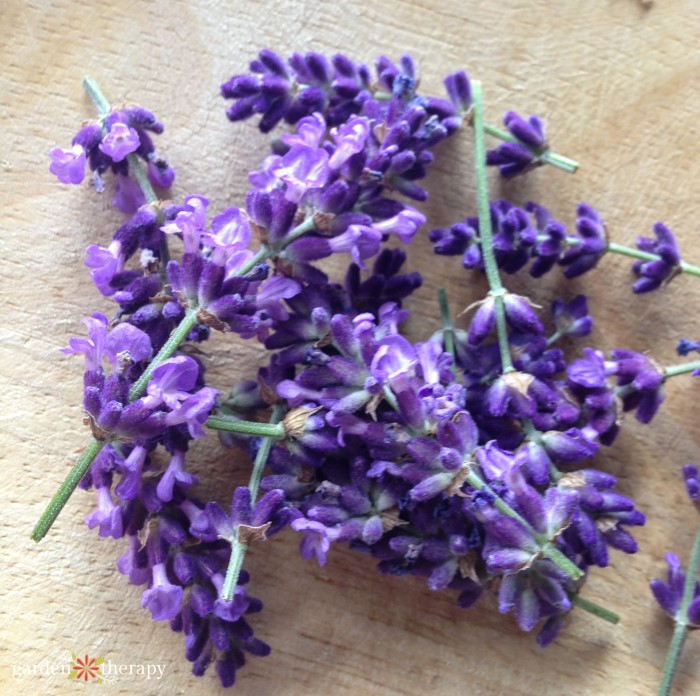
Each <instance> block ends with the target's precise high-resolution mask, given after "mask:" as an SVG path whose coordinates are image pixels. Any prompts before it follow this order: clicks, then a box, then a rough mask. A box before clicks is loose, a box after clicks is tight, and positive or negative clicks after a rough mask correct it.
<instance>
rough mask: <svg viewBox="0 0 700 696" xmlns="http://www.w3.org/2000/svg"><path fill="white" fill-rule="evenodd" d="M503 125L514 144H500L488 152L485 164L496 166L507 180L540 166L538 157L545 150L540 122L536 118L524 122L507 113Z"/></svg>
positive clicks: (542, 126) (518, 117)
mask: <svg viewBox="0 0 700 696" xmlns="http://www.w3.org/2000/svg"><path fill="white" fill-rule="evenodd" d="M503 123H504V125H505V127H506V128H507V129H508V130H509V131H510V133H511V135H512V136H513V137H514V138H515V139H516V142H505V143H501V144H500V145H499V146H498V147H497V148H496V149H495V150H490V151H489V152H488V153H487V154H486V164H488V165H492V166H497V167H498V168H499V171H500V173H501V176H504V177H506V178H507V179H510V178H512V177H514V176H517V175H518V174H522V173H523V172H526V171H528V170H529V169H531V168H532V167H534V166H537V165H539V164H542V160H541V159H540V157H541V155H542V153H543V152H544V151H545V150H546V149H547V143H546V141H545V137H544V125H543V124H542V121H540V119H539V118H538V117H537V116H530V117H529V118H528V119H527V120H525V119H524V118H522V117H521V116H518V114H516V113H515V112H514V111H508V112H507V113H506V115H505V116H504V118H503Z"/></svg>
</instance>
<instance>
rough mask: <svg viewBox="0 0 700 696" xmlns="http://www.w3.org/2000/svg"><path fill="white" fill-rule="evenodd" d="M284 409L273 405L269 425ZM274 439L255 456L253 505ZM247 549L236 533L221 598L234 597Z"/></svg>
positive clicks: (276, 422) (267, 440) (268, 439)
mask: <svg viewBox="0 0 700 696" xmlns="http://www.w3.org/2000/svg"><path fill="white" fill-rule="evenodd" d="M282 410H283V409H282V406H280V405H276V406H273V407H272V415H271V416H270V421H269V423H268V425H269V426H271V427H274V426H277V425H279V424H280V420H281V418H282ZM261 425H262V424H261ZM282 430H284V426H282ZM274 439H275V436H272V435H269V436H266V437H264V438H263V441H262V443H261V444H260V449H259V450H258V453H257V455H256V457H255V462H253V471H252V472H251V474H250V481H249V483H248V488H249V489H250V504H251V506H253V505H255V499H256V497H257V495H258V489H259V488H260V479H261V478H262V472H263V470H264V469H265V465H266V464H267V458H268V456H269V455H270V450H271V449H272V443H273V441H274ZM247 550H248V544H244V543H242V542H240V541H238V533H236V538H235V540H234V541H233V543H232V544H231V558H230V559H229V562H228V569H227V570H226V578H225V580H224V586H223V588H222V590H221V599H222V600H223V601H224V602H230V601H231V600H232V599H233V593H234V591H235V589H236V585H237V584H238V578H239V576H240V574H241V568H242V567H243V560H244V559H245V554H246V551H247Z"/></svg>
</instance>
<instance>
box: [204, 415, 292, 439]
mask: <svg viewBox="0 0 700 696" xmlns="http://www.w3.org/2000/svg"><path fill="white" fill-rule="evenodd" d="M204 425H206V426H207V427H208V428H211V429H212V430H223V431H224V432H227V433H240V434H241V435H260V436H262V437H276V438H280V437H284V436H285V434H286V433H285V430H284V425H282V423H256V422H254V421H244V420H238V419H236V418H225V417H222V416H211V417H209V418H207V420H206V422H205V423H204Z"/></svg>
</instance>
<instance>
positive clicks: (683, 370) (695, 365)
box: [664, 360, 700, 379]
mask: <svg viewBox="0 0 700 696" xmlns="http://www.w3.org/2000/svg"><path fill="white" fill-rule="evenodd" d="M698 369H700V360H693V362H689V363H683V364H682V365H669V366H668V367H665V368H664V379H668V378H669V377H677V376H678V375H686V374H688V372H692V371H693V370H698Z"/></svg>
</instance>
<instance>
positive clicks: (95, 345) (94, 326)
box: [61, 312, 108, 371]
mask: <svg viewBox="0 0 700 696" xmlns="http://www.w3.org/2000/svg"><path fill="white" fill-rule="evenodd" d="M83 324H85V326H87V333H88V338H87V339H85V338H71V339H70V340H69V341H68V344H69V347H68V348H61V352H62V353H65V354H66V355H74V354H76V353H82V354H83V355H84V356H85V369H86V370H88V371H94V370H99V369H100V368H101V367H102V356H103V355H104V351H105V343H106V341H107V324H108V322H107V317H106V316H105V315H104V314H100V313H99V312H95V313H94V314H93V315H92V316H91V317H88V318H87V319H83Z"/></svg>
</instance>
